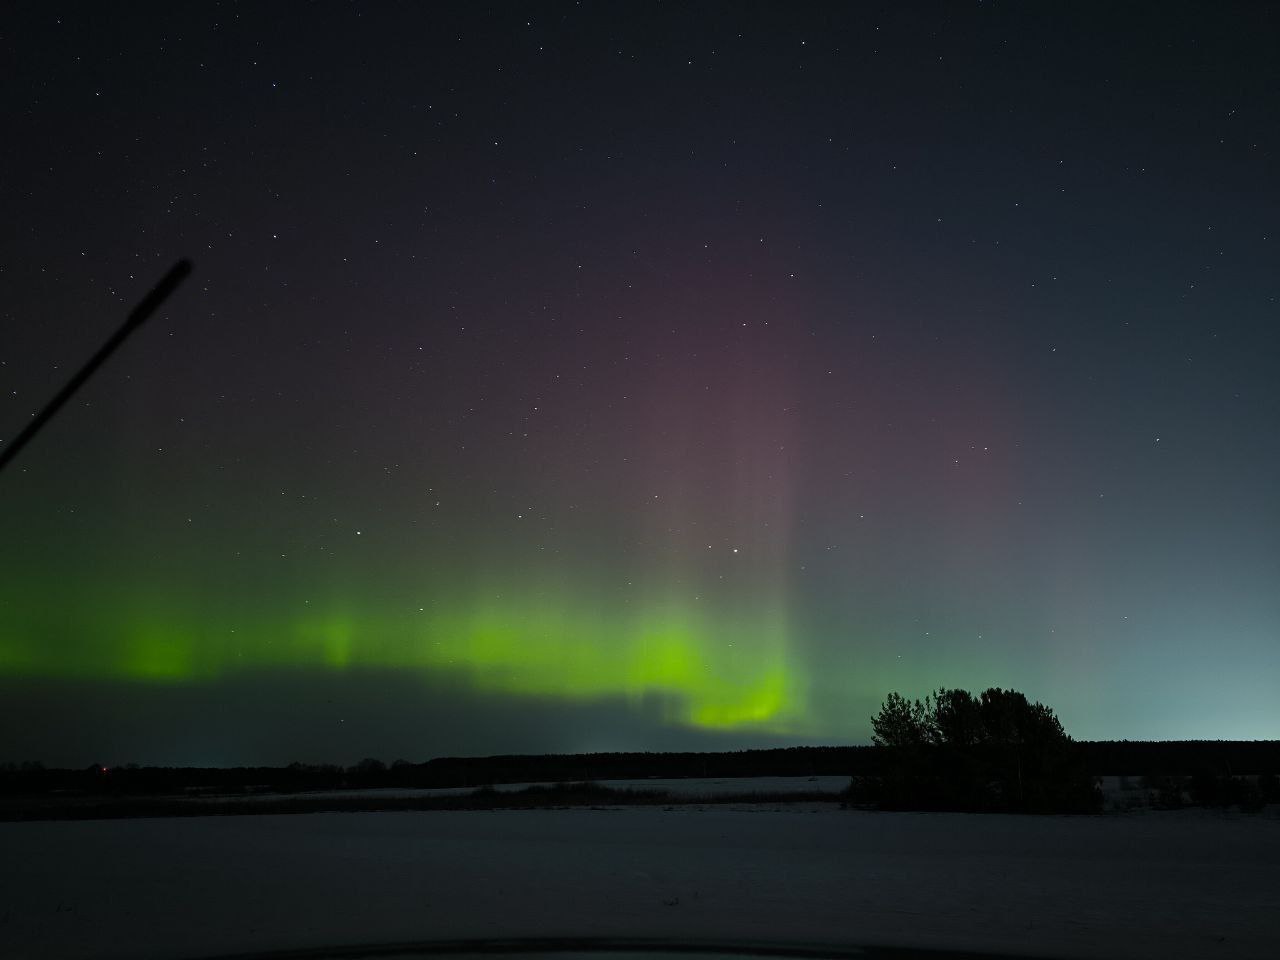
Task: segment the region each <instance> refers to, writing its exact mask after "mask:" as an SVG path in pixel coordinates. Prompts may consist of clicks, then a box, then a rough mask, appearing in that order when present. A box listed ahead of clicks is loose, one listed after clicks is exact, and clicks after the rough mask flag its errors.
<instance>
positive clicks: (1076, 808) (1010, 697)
mask: <svg viewBox="0 0 1280 960" xmlns="http://www.w3.org/2000/svg"><path fill="white" fill-rule="evenodd" d="M871 726H872V729H873V730H874V732H875V737H874V741H875V745H876V747H877V749H878V750H879V751H881V753H882V757H881V762H880V763H879V764H878V765H877V766H878V771H877V774H878V775H855V776H854V778H853V781H852V783H851V785H850V792H851V797H852V799H853V800H854V801H855V802H862V803H866V802H872V803H875V804H877V805H879V806H880V807H882V808H884V809H891V810H993V811H994V810H1001V811H1026V812H1040V813H1051V812H1052V813H1083V812H1092V811H1096V810H1098V809H1100V807H1101V803H1102V795H1101V791H1100V789H1099V787H1098V785H1097V782H1096V781H1095V779H1094V778H1093V777H1092V776H1090V774H1089V772H1088V769H1087V767H1086V766H1085V763H1084V762H1083V757H1082V755H1081V753H1080V751H1078V750H1077V749H1076V745H1075V743H1074V742H1073V741H1072V739H1071V738H1070V737H1069V736H1067V734H1066V731H1064V730H1063V729H1062V724H1061V722H1059V720H1058V718H1057V716H1055V715H1054V712H1053V711H1052V710H1051V709H1050V708H1049V707H1046V706H1045V705H1044V704H1042V703H1038V702H1035V703H1033V702H1031V701H1029V700H1027V698H1026V696H1025V695H1023V694H1021V693H1019V692H1017V691H1016V690H1002V689H1000V688H999V687H993V688H991V689H989V690H984V691H983V692H982V693H981V694H979V695H978V696H974V695H973V694H971V693H969V692H968V691H967V690H948V689H940V690H937V691H936V692H934V693H932V694H930V695H929V696H927V697H925V698H924V700H908V699H906V698H905V697H903V696H902V695H901V694H898V693H891V694H889V696H888V697H887V698H886V699H885V701H884V703H883V704H882V705H881V707H880V712H879V713H878V714H877V715H876V716H874V717H872V718H871Z"/></svg>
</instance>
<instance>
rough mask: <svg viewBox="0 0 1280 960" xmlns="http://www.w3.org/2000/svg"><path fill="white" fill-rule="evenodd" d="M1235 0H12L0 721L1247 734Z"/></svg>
mask: <svg viewBox="0 0 1280 960" xmlns="http://www.w3.org/2000/svg"><path fill="white" fill-rule="evenodd" d="M1278 37H1280V32H1278V30H1277V22H1276V12H1275V11H1274V10H1272V9H1269V8H1267V7H1265V6H1238V7H1232V8H1223V9H1220V10H1219V9H1209V8H1205V7H1195V6H1182V5H1176V4H1175V5H1172V6H1170V5H1167V4H1164V5H1151V6H1146V7H1144V6H1133V7H1126V8H1124V9H1123V10H1116V9H1114V8H1113V7H1109V6H1101V5H1100V6H1092V5H1088V4H1084V5H1072V6H1071V7H1070V8H1069V9H1063V10H1049V9H1040V8H1025V7H1019V6H1014V5H1004V4H992V3H978V4H971V5H959V4H937V5H935V4H923V5H907V6H901V7H895V8H893V9H878V8H870V7H860V6H857V5H851V6H844V5H831V6H824V5H814V6H810V7H804V8H802V9H799V10H793V9H790V8H788V7H787V6H786V5H782V4H778V5H763V6H753V7H751V8H749V9H747V8H742V7H740V6H738V5H734V4H699V5H692V6H679V5H676V6H672V5H667V4H634V5H624V6H618V5H612V4H577V3H549V4H540V3H534V4H511V5H501V4H500V5H498V6H496V7H494V8H493V9H489V10H482V9H480V8H477V7H475V6H474V5H471V4H452V5H450V4H432V5H428V6H425V7H415V6H407V7H405V6H392V5H382V4H364V5H362V4H354V5H353V4H344V5H338V4H323V3H322V4H316V5H308V6H296V7H295V6H284V5H270V6H252V5H236V4H198V5H194V6H190V7H185V8H183V9H180V10H179V9H170V8H169V7H164V6H157V7H148V6H136V7H135V6H130V7H127V8H110V9H107V8H103V7H100V6H95V5H67V6H61V7H57V8H49V7H46V6H45V5H41V4H26V5H20V6H19V7H18V8H17V11H16V13H14V14H13V15H12V16H11V29H10V30H9V31H7V32H6V33H5V35H4V37H3V38H2V39H0V43H3V45H4V47H5V54H6V56H5V60H6V62H8V63H9V64H10V71H9V79H8V81H7V82H6V83H5V84H4V85H3V88H2V90H0V98H3V102H4V107H5V115H6V117H9V118H10V136H9V137H8V138H7V139H8V140H9V143H10V147H9V149H8V150H7V151H6V153H5V159H4V170H5V175H4V177H3V186H2V187H0V191H2V193H0V195H2V196H3V202H4V209H5V214H6V216H5V221H6V223H7V224H8V225H9V229H8V230H6V231H4V232H3V236H0V291H2V292H3V295H2V296H0V329H2V330H3V333H4V336H3V337H2V338H0V438H6V439H7V438H11V437H12V436H13V435H15V434H16V433H17V432H18V431H19V430H20V429H21V427H22V425H23V424H24V423H25V422H26V421H27V420H28V419H29V418H30V417H31V416H32V415H33V413H34V412H35V411H36V410H37V409H38V408H39V407H40V405H41V404H42V403H43V402H44V401H45V400H46V399H47V398H48V397H49V396H50V395H51V394H52V393H53V392H54V391H55V390H56V389H57V388H58V387H59V386H60V385H61V384H62V383H63V382H64V381H65V379H66V378H67V377H68V376H69V375H70V374H71V372H72V371H74V370H75V369H76V368H77V366H78V365H79V364H80V363H81V362H83V360H84V359H85V358H86V357H87V356H88V355H89V354H90V353H91V352H92V351H93V350H94V349H95V348H96V346H97V345H98V344H99V343H100V342H101V341H102V340H103V339H104V338H105V336H106V335H107V334H108V333H109V332H110V331H111V330H112V329H113V328H114V325H115V324H117V323H119V322H120V319H121V318H122V316H123V314H124V312H125V311H126V310H127V309H128V308H129V306H130V305H132V304H133V303H134V302H136V300H137V299H138V298H139V297H140V296H141V295H142V294H143V293H144V292H145V291H146V290H147V289H148V288H149V286H150V284H152V283H154V281H155V279H156V278H158V277H159V275H160V274H162V273H163V272H164V270H165V269H167V268H168V266H169V265H170V264H171V263H172V262H173V261H174V260H175V259H177V258H178V257H180V256H189V257H191V258H192V260H193V261H194V262H195V266H196V269H195V273H194V274H193V276H192V277H191V278H190V280H188V281H187V283H186V284H185V286H184V287H183V288H182V289H181V290H180V291H179V292H178V293H177V294H176V295H175V296H174V297H173V298H172V300H171V301H170V302H169V303H168V304H166V306H165V307H164V309H163V310H162V311H161V313H160V314H158V315H157V316H156V317H154V318H153V319H152V320H151V321H150V322H149V323H148V324H147V326H145V327H144V328H143V329H142V330H141V331H140V332H139V333H138V334H137V336H136V337H135V338H134V339H133V340H131V341H130V342H129V343H128V344H127V346H126V347H125V348H124V349H123V350H122V351H121V352H120V354H119V355H118V356H117V357H115V358H114V359H113V360H112V361H111V362H110V364H109V365H108V366H107V367H106V368H104V370H103V371H102V373H101V375H100V376H99V377H97V378H96V379H95V380H93V381H92V382H91V383H90V384H89V386H88V387H87V388H86V389H85V391H84V392H83V393H82V394H80V395H79V396H78V397H77V398H76V400H75V401H74V402H73V404H72V405H71V406H70V407H69V408H68V409H66V410H65V411H64V412H63V413H62V414H61V415H60V416H59V417H58V418H57V419H56V420H55V421H54V422H53V423H52V424H51V425H50V427H49V429H48V430H47V431H45V432H44V433H43V434H41V436H40V437H39V438H38V439H37V440H36V441H35V442H34V443H33V444H32V445H31V447H30V448H28V449H27V450H25V451H23V454H22V455H21V457H19V458H18V459H16V460H15V461H14V463H13V466H12V467H11V469H9V470H7V471H6V472H5V473H4V475H0V702H3V703H4V704H5V705H4V706H3V707H0V716H2V717H3V723H0V729H2V730H3V733H2V734H0V759H3V758H6V757H12V758H13V759H25V758H27V757H33V758H34V757H38V758H40V759H45V760H47V761H51V762H66V763H75V764H79V763H88V762H90V761H99V760H102V761H110V762H124V761H128V760H139V761H148V762H184V763H232V762H236V763H239V762H281V763H284V762H288V761H290V760H294V759H319V760H326V761H327V760H341V761H351V760H352V759H354V758H356V757H358V756H364V755H370V754H375V755H382V756H386V757H387V758H391V757H392V756H395V755H403V756H408V757H411V758H414V759H419V758H422V757H426V756H430V755H434V754H439V753H452V754H462V753H496V752H508V751H536V752H547V751H559V750H586V749H661V748H668V747H679V748H696V747H701V746H713V745H714V746H727V747H746V746H758V745H775V744H789V743H840V742H863V741H865V740H867V739H868V738H869V736H870V728H869V720H868V718H869V715H870V713H871V712H872V711H873V710H874V708H875V706H876V705H877V704H878V703H879V701H880V699H881V698H882V697H883V695H884V694H885V693H886V692H888V691H889V690H893V689H898V690H902V691H903V692H904V693H909V694H912V695H915V694H923V693H924V692H925V691H927V690H928V689H931V688H933V687H937V686H940V685H946V686H949V687H964V688H969V689H980V688H982V687H985V686H991V685H1002V686H1013V687H1016V688H1018V689H1020V690H1025V691H1026V692H1027V693H1028V695H1030V696H1032V697H1033V698H1035V699H1040V700H1043V701H1044V702H1046V703H1048V704H1051V705H1052V706H1053V707H1054V708H1055V709H1056V710H1057V712H1058V715H1059V716H1060V717H1061V718H1062V719H1063V722H1064V724H1065V726H1066V728H1067V730H1068V731H1069V732H1070V733H1072V734H1073V735H1075V736H1077V737H1080V738H1121V737H1128V738H1159V739H1172V738H1182V737H1204V738H1218V737H1221V738H1243V739H1252V738H1264V737H1277V736H1280V702H1278V701H1277V698H1276V685H1275V682H1274V681H1275V678H1276V677H1277V676H1280V600H1278V599H1277V596H1280V594H1278V593H1277V591H1276V589H1275V585H1276V583H1277V578H1278V576H1280V552H1278V551H1277V547H1276V544H1277V542H1280V541H1278V539H1277V533H1278V532H1280V512H1278V511H1277V502H1278V501H1277V498H1276V494H1275V491H1276V490H1277V489H1280V432H1278V431H1277V430H1276V428H1275V425H1276V423H1277V422H1280V421H1278V415H1280V389H1278V388H1277V386H1276V380H1275V369H1276V361H1277V360H1278V359H1280V348H1278V345H1280V339H1278V338H1277V335H1276V333H1275V330H1276V322H1277V319H1278V318H1277V296H1278V295H1280V285H1278V281H1277V277H1280V262H1278V261H1280V257H1278V256H1277V244H1276V233H1277V217H1278V216H1280V192H1278V191H1277V178H1276V158H1277V146H1278V144H1277V131H1278V130H1280V97H1278V96H1277V81H1278V80H1280V77H1278V76H1277V68H1276V66H1275V64H1276V63H1278V62H1280V57H1276V56H1275V52H1276V48H1277V38H1278Z"/></svg>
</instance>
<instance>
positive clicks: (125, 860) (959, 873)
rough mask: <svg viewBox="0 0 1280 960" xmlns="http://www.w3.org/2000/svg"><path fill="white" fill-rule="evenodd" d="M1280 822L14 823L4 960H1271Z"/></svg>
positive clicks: (5, 868) (655, 815) (434, 818)
mask: <svg viewBox="0 0 1280 960" xmlns="http://www.w3.org/2000/svg"><path fill="white" fill-rule="evenodd" d="M1278 893H1280V820H1277V819H1275V818H1274V816H1273V817H1271V818H1265V817H1224V816H1217V817H1215V816H1212V815H1203V814H1187V813H1170V814H1162V813H1146V814H1141V815H1130V816H1115V817H1093V818H1088V817H1030V816H994V815H989V816H975V815H964V814H892V813H870V812H854V811H842V810H839V809H836V808H821V809H820V808H814V807H810V808H809V809H807V810H787V809H785V808H782V809H763V808H762V809H759V810H751V809H742V808H738V809H725V808H717V807H700V806H693V807H675V808H672V809H667V810H664V809H662V808H661V807H630V808H615V809H574V810H517V811H510V810H499V811H450V812H444V811H434V812H424V813H369V814H352V813H330V814H310V815H294V816H238V817H208V818H203V817H202V818H174V819H153V820H102V821H63V822H39V823H0V954H3V955H4V956H6V957H8V958H13V960H18V958H60V957H113V956H114V957H161V956H163V957H192V956H206V955H210V954H218V953H224V952H226V953H230V952H238V951H248V950H254V949H277V948H280V949H283V948H289V947H313V946H318V945H325V944H328V945H338V944H350V943H355V942H372V941H382V942H386V941H396V940H411V939H424V938H454V937H486V936H488V937H492V936H504V937H505V936H554V935H576V936H684V937H697V938H708V937H717V938H727V939H731V940H738V941H740V940H743V939H752V940H772V941H777V940H790V941H802V942H805V943H813V942H830V943H837V944H844V945H851V944H858V943H882V944H906V945H915V946H931V947H952V948H971V949H972V948H977V949H989V950H1000V951H1010V952H1013V951H1021V952H1027V953H1033V954H1043V955H1045V956H1060V957H1069V956H1078V957H1124V958H1138V957H1153V958H1154V957H1159V958H1167V957H1197V956H1203V957H1233V958H1234V957H1274V956H1276V955H1277V947H1278V945H1280V913H1277V903H1278V900H1277V895H1278Z"/></svg>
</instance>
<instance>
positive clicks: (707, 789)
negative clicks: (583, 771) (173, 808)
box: [194, 777, 849, 801]
mask: <svg viewBox="0 0 1280 960" xmlns="http://www.w3.org/2000/svg"><path fill="white" fill-rule="evenodd" d="M591 782H592V783H598V784H600V785H601V786H605V787H612V788H613V789H615V790H663V791H666V792H667V793H670V794H672V795H679V796H683V797H712V796H716V795H717V794H721V795H723V794H734V795H737V794H760V793H829V794H831V795H832V798H833V799H835V795H836V794H838V793H840V791H842V790H844V789H845V787H847V786H849V778H848V777H681V778H675V779H660V778H656V777H655V778H647V779H641V780H593V781H591ZM549 785H550V782H549V781H539V782H537V783H495V784H493V785H492V786H493V789H495V790H498V791H501V792H509V791H516V790H523V789H525V788H526V787H532V786H549ZM475 789H476V788H475V787H429V788H421V789H414V788H411V787H377V788H370V789H360V790H312V791H306V792H303V793H298V794H279V793H256V794H228V795H214V796H204V797H199V798H194V799H201V800H236V801H244V800H278V799H280V797H281V796H300V797H313V798H321V797H332V798H342V797H387V798H392V797H445V796H459V795H463V794H468V793H471V792H473V791H474V790H475Z"/></svg>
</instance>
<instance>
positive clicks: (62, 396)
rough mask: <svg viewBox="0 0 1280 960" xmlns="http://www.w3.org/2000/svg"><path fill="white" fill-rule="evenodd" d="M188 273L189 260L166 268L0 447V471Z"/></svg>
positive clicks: (189, 267)
mask: <svg viewBox="0 0 1280 960" xmlns="http://www.w3.org/2000/svg"><path fill="white" fill-rule="evenodd" d="M189 273H191V261H190V260H179V261H178V262H177V263H175V264H174V265H173V266H172V267H170V268H169V272H168V273H166V274H165V275H164V276H163V277H162V278H161V279H160V282H159V283H157V284H156V285H155V286H154V287H153V288H152V289H151V292H150V293H148V294H147V295H146V296H145V297H143V298H142V300H141V301H140V302H139V303H138V305H137V306H136V307H134V308H133V309H132V310H131V311H129V316H128V317H126V318H125V321H124V323H123V324H121V325H120V329H119V330H117V331H116V332H115V333H113V334H112V335H111V338H110V339H109V340H107V342H106V343H104V344H103V345H102V346H100V347H99V348H98V352H97V353H95V354H94V355H93V356H92V357H90V358H89V360H88V362H87V363H85V365H84V366H83V367H81V368H80V369H79V370H78V371H77V372H76V375H75V376H74V377H72V378H71V379H70V380H68V381H67V384H66V386H64V387H63V388H62V389H61V390H59V391H58V392H57V394H55V395H54V398H53V399H52V400H50V401H49V402H48V403H46V404H45V405H44V409H42V410H41V411H40V412H39V413H37V414H36V415H35V416H34V417H32V418H31V420H30V422H29V423H28V424H27V425H26V426H25V427H23V428H22V432H21V433H19V434H18V435H17V436H16V437H14V438H13V439H12V440H10V441H9V442H8V443H6V444H4V445H3V446H0V470H3V469H4V468H5V467H7V466H8V465H9V462H10V461H11V460H13V458H14V457H16V456H17V455H18V451H20V450H21V449H22V448H23V447H25V446H26V445H27V444H28V443H30V442H31V438H32V437H34V436H35V435H36V434H37V433H39V432H40V430H41V429H42V428H43V427H44V425H45V424H46V423H48V422H49V421H50V420H52V419H53V415H54V414H55V413H57V412H58V411H59V410H61V409H62V406H63V404H65V403H66V402H67V401H68V400H70V399H71V397H72V395H73V394H74V393H75V392H76V391H77V390H79V389H80V388H81V387H82V386H84V382H85V381H86V380H88V379H89V378H90V377H91V376H93V374H94V371H96V370H97V369H98V368H99V367H100V366H102V365H103V364H104V363H105V362H106V360H107V358H108V357H110V356H111V354H113V353H115V352H116V350H118V349H119V347H120V344H122V343H124V342H125V340H127V339H128V338H129V335H130V334H131V333H133V331H135V330H137V329H138V327H140V326H142V324H143V323H144V322H145V321H146V319H147V317H149V316H151V314H153V313H155V312H156V309H157V308H158V307H159V306H160V304H162V303H164V301H165V300H167V299H168V297H169V294H171V293H173V291H174V290H176V289H178V285H179V284H180V283H182V281H183V280H185V279H186V278H187V275H188V274H189Z"/></svg>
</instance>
